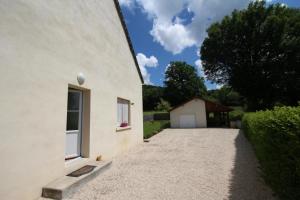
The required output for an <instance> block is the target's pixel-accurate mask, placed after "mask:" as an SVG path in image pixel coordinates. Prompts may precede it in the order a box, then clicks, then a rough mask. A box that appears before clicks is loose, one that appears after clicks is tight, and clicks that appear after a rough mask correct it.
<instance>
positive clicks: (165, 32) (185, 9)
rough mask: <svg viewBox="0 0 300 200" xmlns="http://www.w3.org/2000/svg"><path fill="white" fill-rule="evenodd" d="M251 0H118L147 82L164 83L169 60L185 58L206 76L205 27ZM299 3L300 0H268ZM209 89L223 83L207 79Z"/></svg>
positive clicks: (296, 4) (298, 4)
mask: <svg viewBox="0 0 300 200" xmlns="http://www.w3.org/2000/svg"><path fill="white" fill-rule="evenodd" d="M250 1H251V0H226V1H224V0H119V2H120V4H121V8H122V12H123V15H124V18H125V21H126V25H127V28H128V31H129V35H130V38H131V40H132V43H133V47H134V50H135V53H136V54H137V60H138V62H139V65H140V69H141V72H142V74H143V77H144V80H145V83H146V84H152V85H160V86H163V81H164V72H165V70H166V67H167V66H168V64H169V63H170V61H186V62H187V63H188V64H191V65H193V66H195V68H196V69H197V71H198V74H199V76H203V72H202V65H201V61H200V58H199V54H198V53H197V52H198V50H199V47H200V46H201V43H202V41H203V40H204V38H205V36H206V29H207V28H208V27H209V25H210V24H211V23H213V22H215V21H219V20H221V19H222V18H223V17H224V16H225V15H228V14H230V13H231V12H232V10H234V9H243V8H245V7H246V6H247V5H248V3H249V2H250ZM267 2H268V3H282V4H285V5H287V6H289V7H300V0H267ZM205 84H206V86H207V88H208V89H215V88H218V87H220V86H218V85H216V84H214V83H211V82H210V81H205Z"/></svg>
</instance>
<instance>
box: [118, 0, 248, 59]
mask: <svg viewBox="0 0 300 200" xmlns="http://www.w3.org/2000/svg"><path fill="white" fill-rule="evenodd" d="M120 1H129V0H120ZM132 1H133V0H132ZM250 1H251V0H228V1H224V0H135V2H136V3H137V5H139V7H141V8H142V10H143V12H145V13H146V14H147V16H148V18H149V19H150V20H152V22H153V26H152V30H151V31H150V34H151V35H152V37H153V40H154V41H155V42H158V43H159V44H160V45H162V46H163V47H164V49H165V50H167V51H169V52H172V53H173V54H179V53H181V52H182V51H183V50H184V49H185V48H187V47H191V46H200V45H201V43H202V41H203V39H204V38H205V36H206V29H207V28H208V27H209V25H210V24H211V23H213V22H216V21H218V20H221V19H222V18H223V17H224V16H225V15H228V14H230V13H231V12H232V11H233V10H234V9H241V8H245V7H246V6H247V5H248V3H249V2H250ZM183 10H185V12H190V13H193V19H192V21H191V22H190V23H189V24H183V23H182V22H185V21H186V20H187V19H184V18H182V17H180V16H178V15H179V13H181V12H182V11H183Z"/></svg>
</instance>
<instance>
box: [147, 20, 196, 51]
mask: <svg viewBox="0 0 300 200" xmlns="http://www.w3.org/2000/svg"><path fill="white" fill-rule="evenodd" d="M150 34H151V35H152V36H153V39H154V41H156V42H158V43H160V44H161V45H162V46H163V47H164V48H165V50H167V51H170V52H172V53H173V54H178V53H181V52H182V51H183V50H184V49H185V48H187V47H191V46H193V45H195V44H196V41H195V40H194V39H193V38H191V37H190V36H189V35H190V33H189V31H188V30H187V29H186V28H185V27H184V26H183V25H182V24H159V23H158V22H157V23H155V24H154V25H153V29H152V30H151V32H150Z"/></svg>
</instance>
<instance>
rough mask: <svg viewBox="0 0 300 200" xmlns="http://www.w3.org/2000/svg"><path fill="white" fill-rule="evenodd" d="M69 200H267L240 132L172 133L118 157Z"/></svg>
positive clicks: (270, 194)
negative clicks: (106, 169)
mask: <svg viewBox="0 0 300 200" xmlns="http://www.w3.org/2000/svg"><path fill="white" fill-rule="evenodd" d="M68 199H70V200H71V199H74V200H92V199H93V200H97V199H99V200H100V199H101V200H103V199H104V200H105V199H109V200H127V199H128V200H148V199H151V200H152V199H157V200H162V199H166V200H167V199H170V200H177V199H178V200H190V199H195V200H202V199H203V200H225V199H228V200H229V199H230V200H260V199H261V200H268V199H274V198H273V197H272V192H271V191H270V189H269V188H268V187H266V186H265V184H264V183H263V181H262V180H261V178H260V176H259V172H258V164H257V161H256V159H255V156H254V154H253V151H252V149H251V146H250V145H249V143H248V142H247V140H246V139H245V138H244V136H243V135H242V133H240V132H239V130H234V129H167V130H164V131H163V132H161V133H160V134H158V135H156V136H154V137H152V138H151V139H150V142H149V143H144V144H141V145H139V146H137V147H135V148H133V149H132V150H131V151H129V152H127V153H125V154H123V155H120V156H118V157H116V158H115V159H114V160H113V164H112V166H111V168H110V169H109V170H108V171H106V172H104V173H103V174H101V175H99V176H98V177H97V178H95V179H93V180H92V181H90V182H89V183H87V184H86V185H84V186H83V187H81V188H80V189H79V190H77V191H76V193H73V194H71V195H70V197H69V198H68Z"/></svg>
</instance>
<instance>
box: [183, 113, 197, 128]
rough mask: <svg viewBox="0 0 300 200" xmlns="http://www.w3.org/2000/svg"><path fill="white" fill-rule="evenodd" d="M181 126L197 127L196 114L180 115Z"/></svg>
mask: <svg viewBox="0 0 300 200" xmlns="http://www.w3.org/2000/svg"><path fill="white" fill-rule="evenodd" d="M179 126H180V128H196V118H195V115H180V117H179Z"/></svg>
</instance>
